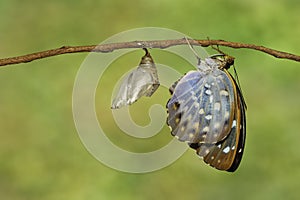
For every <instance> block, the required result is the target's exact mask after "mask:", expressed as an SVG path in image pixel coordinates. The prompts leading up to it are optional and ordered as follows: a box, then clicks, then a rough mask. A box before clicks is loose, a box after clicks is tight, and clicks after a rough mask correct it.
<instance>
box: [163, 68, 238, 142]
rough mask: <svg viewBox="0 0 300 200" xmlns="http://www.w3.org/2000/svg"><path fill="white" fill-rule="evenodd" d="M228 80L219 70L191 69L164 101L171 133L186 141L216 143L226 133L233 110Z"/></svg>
mask: <svg viewBox="0 0 300 200" xmlns="http://www.w3.org/2000/svg"><path fill="white" fill-rule="evenodd" d="M230 86H231V85H230V79H229V78H228V77H227V76H226V74H225V73H224V72H223V71H221V70H218V69H217V70H214V71H213V72H210V73H205V72H201V71H199V70H198V71H190V72H188V73H187V74H186V75H185V76H184V77H182V78H181V79H180V81H179V82H178V83H177V85H176V86H175V89H174V92H173V95H172V97H171V99H170V100H169V102H168V104H167V108H168V112H169V117H168V125H169V126H170V127H171V129H172V130H171V132H172V135H174V136H176V137H178V138H179V140H181V141H186V142H189V143H203V142H205V143H217V142H218V141H220V140H222V139H224V138H225V137H226V136H227V135H228V134H229V129H230V127H231V123H232V118H233V116H232V115H231V113H232V110H233V101H234V96H233V91H232V88H231V87H230Z"/></svg>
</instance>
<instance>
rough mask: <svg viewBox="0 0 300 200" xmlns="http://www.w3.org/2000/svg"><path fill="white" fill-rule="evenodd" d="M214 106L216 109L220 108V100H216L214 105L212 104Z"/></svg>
mask: <svg viewBox="0 0 300 200" xmlns="http://www.w3.org/2000/svg"><path fill="white" fill-rule="evenodd" d="M214 108H215V110H216V111H220V109H221V104H220V102H216V103H215V105H214Z"/></svg>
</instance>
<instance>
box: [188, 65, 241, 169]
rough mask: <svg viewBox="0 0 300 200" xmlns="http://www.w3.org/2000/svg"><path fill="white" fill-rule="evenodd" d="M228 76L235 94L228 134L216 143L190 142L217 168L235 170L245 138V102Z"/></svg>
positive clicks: (198, 152)
mask: <svg viewBox="0 0 300 200" xmlns="http://www.w3.org/2000/svg"><path fill="white" fill-rule="evenodd" d="M225 72H226V73H227V74H228V76H229V77H230V79H231V81H232V84H233V88H234V94H235V100H236V101H235V104H236V105H235V107H234V108H235V109H234V118H233V123H232V126H231V130H230V133H229V135H228V136H227V137H226V138H225V139H224V140H223V141H220V142H218V143H216V144H206V143H205V144H198V147H197V144H192V145H191V146H192V148H195V149H197V154H198V155H199V156H200V157H203V159H204V161H205V162H206V163H207V164H209V165H211V166H213V167H215V168H217V169H219V170H226V171H229V172H233V171H235V170H236V169H237V168H238V166H239V164H240V162H241V159H242V155H243V151H244V145H245V138H246V116H245V109H246V104H245V102H244V99H243V96H242V93H241V91H240V89H239V88H238V85H237V84H236V82H235V81H234V79H233V78H232V76H231V75H230V74H229V73H228V72H227V71H225Z"/></svg>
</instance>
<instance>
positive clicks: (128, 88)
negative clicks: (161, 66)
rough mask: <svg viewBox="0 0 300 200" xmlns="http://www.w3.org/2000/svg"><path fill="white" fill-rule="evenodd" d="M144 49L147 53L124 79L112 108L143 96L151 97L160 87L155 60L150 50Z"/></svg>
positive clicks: (119, 106) (129, 103) (132, 101)
mask: <svg viewBox="0 0 300 200" xmlns="http://www.w3.org/2000/svg"><path fill="white" fill-rule="evenodd" d="M143 50H144V51H145V55H144V56H143V57H142V59H141V62H140V64H139V66H138V67H137V68H136V69H135V70H133V71H132V72H131V73H130V74H129V75H127V76H126V77H125V78H124V80H123V81H122V84H121V86H120V88H119V91H118V94H117V95H116V97H115V98H114V100H113V102H112V106H111V108H112V109H118V108H121V107H123V106H126V105H131V104H132V103H134V102H136V101H137V100H138V99H139V98H141V97H142V96H147V97H150V96H152V94H153V93H154V92H155V91H156V90H157V88H158V87H159V85H160V83H159V80H158V74H157V69H156V66H155V64H154V61H153V59H152V57H151V55H150V53H149V51H148V50H147V49H146V48H144V49H143Z"/></svg>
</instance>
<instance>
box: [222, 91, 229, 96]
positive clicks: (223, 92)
mask: <svg viewBox="0 0 300 200" xmlns="http://www.w3.org/2000/svg"><path fill="white" fill-rule="evenodd" d="M220 95H223V96H228V95H229V93H228V92H227V91H226V90H221V91H220Z"/></svg>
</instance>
